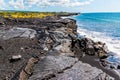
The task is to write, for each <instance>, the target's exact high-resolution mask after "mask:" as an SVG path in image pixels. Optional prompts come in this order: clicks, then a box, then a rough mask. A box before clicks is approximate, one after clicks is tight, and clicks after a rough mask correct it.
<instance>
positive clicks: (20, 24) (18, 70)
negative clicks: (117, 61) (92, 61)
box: [0, 17, 114, 80]
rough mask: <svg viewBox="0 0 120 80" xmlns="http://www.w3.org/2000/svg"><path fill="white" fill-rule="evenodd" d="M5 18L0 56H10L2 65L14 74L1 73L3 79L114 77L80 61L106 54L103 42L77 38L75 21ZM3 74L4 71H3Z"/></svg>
mask: <svg viewBox="0 0 120 80" xmlns="http://www.w3.org/2000/svg"><path fill="white" fill-rule="evenodd" d="M6 21H9V20H8V19H4V21H2V22H1V30H0V40H1V41H2V43H0V47H1V48H0V51H1V52H0V55H2V57H4V58H7V59H5V61H6V62H5V63H3V62H1V63H2V64H4V66H5V67H4V66H2V65H0V67H2V68H1V69H4V71H5V73H6V74H7V72H10V73H11V74H7V75H1V77H2V79H7V80H10V79H11V80H26V79H28V80H114V78H113V77H111V76H109V75H108V74H106V73H105V72H103V71H102V70H100V69H98V68H96V67H92V66H91V65H89V64H87V63H83V62H81V61H80V60H79V59H80V58H81V57H84V56H85V55H96V53H97V54H98V56H99V57H100V59H101V58H104V57H106V56H107V54H106V48H104V44H103V43H100V42H98V43H94V42H93V41H92V40H90V39H87V38H81V39H78V36H77V25H76V21H75V20H73V19H69V18H68V19H61V18H58V17H47V18H44V19H36V20H34V19H29V20H28V19H24V20H21V19H14V20H12V19H10V21H9V22H8V23H6ZM13 23H14V24H13ZM3 26H6V27H3ZM9 26H11V28H10V27H9ZM29 28H30V29H29ZM21 40H22V41H24V42H22V41H21ZM14 41H16V42H14ZM7 43H8V44H7ZM21 44H22V45H21ZM10 50H11V51H10ZM15 50H16V51H15ZM19 54H20V55H21V56H22V57H21V58H20V60H17V61H15V62H12V63H10V62H9V60H8V58H9V57H10V56H12V55H19ZM8 55H9V56H8ZM6 56H7V57H6ZM1 60H2V59H1ZM7 66H9V68H8V67H7ZM16 66H17V67H16ZM12 67H13V68H12ZM5 68H7V69H6V70H5ZM10 68H11V69H10ZM12 71H14V72H12ZM0 73H1V74H5V73H4V72H2V71H1V70H0Z"/></svg>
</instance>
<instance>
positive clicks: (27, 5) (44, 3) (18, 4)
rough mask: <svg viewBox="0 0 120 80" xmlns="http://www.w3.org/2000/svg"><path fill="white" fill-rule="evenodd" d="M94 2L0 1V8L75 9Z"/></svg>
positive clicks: (59, 0) (89, 0) (53, 0)
mask: <svg viewBox="0 0 120 80" xmlns="http://www.w3.org/2000/svg"><path fill="white" fill-rule="evenodd" d="M92 1H94V0H85V1H79V0H9V1H8V2H5V0H0V4H1V5H0V8H1V7H2V8H4V7H5V6H6V5H8V6H11V7H13V8H16V9H29V8H30V7H32V6H33V5H36V7H50V6H61V7H76V6H82V5H88V4H90V3H91V2H92Z"/></svg>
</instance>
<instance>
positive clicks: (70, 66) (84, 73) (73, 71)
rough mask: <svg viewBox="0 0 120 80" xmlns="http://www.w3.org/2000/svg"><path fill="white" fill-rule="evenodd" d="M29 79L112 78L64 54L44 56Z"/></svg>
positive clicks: (89, 79)
mask: <svg viewBox="0 0 120 80" xmlns="http://www.w3.org/2000/svg"><path fill="white" fill-rule="evenodd" d="M29 80H114V79H113V78H112V77H110V76H109V75H107V74H106V73H104V72H103V71H102V70H100V69H97V68H95V67H92V66H90V65H89V64H86V63H82V62H81V61H78V59H77V58H72V57H65V56H46V57H45V58H44V59H42V60H40V61H39V62H38V64H37V65H36V66H35V67H34V71H33V75H32V76H31V77H30V78H29Z"/></svg>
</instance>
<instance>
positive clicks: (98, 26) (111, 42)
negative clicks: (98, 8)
mask: <svg viewBox="0 0 120 80" xmlns="http://www.w3.org/2000/svg"><path fill="white" fill-rule="evenodd" d="M72 18H73V19H75V20H76V21H77V25H78V33H79V36H80V37H81V36H86V37H87V38H90V39H92V40H94V41H101V42H104V43H106V45H107V47H108V49H109V52H111V53H113V54H114V56H111V57H109V58H108V60H109V61H111V62H115V63H119V64H120V13H81V14H80V15H77V16H73V17H72Z"/></svg>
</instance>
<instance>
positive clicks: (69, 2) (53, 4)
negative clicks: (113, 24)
mask: <svg viewBox="0 0 120 80" xmlns="http://www.w3.org/2000/svg"><path fill="white" fill-rule="evenodd" d="M0 10H19V11H40V12H61V11H62V12H120V0H0Z"/></svg>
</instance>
